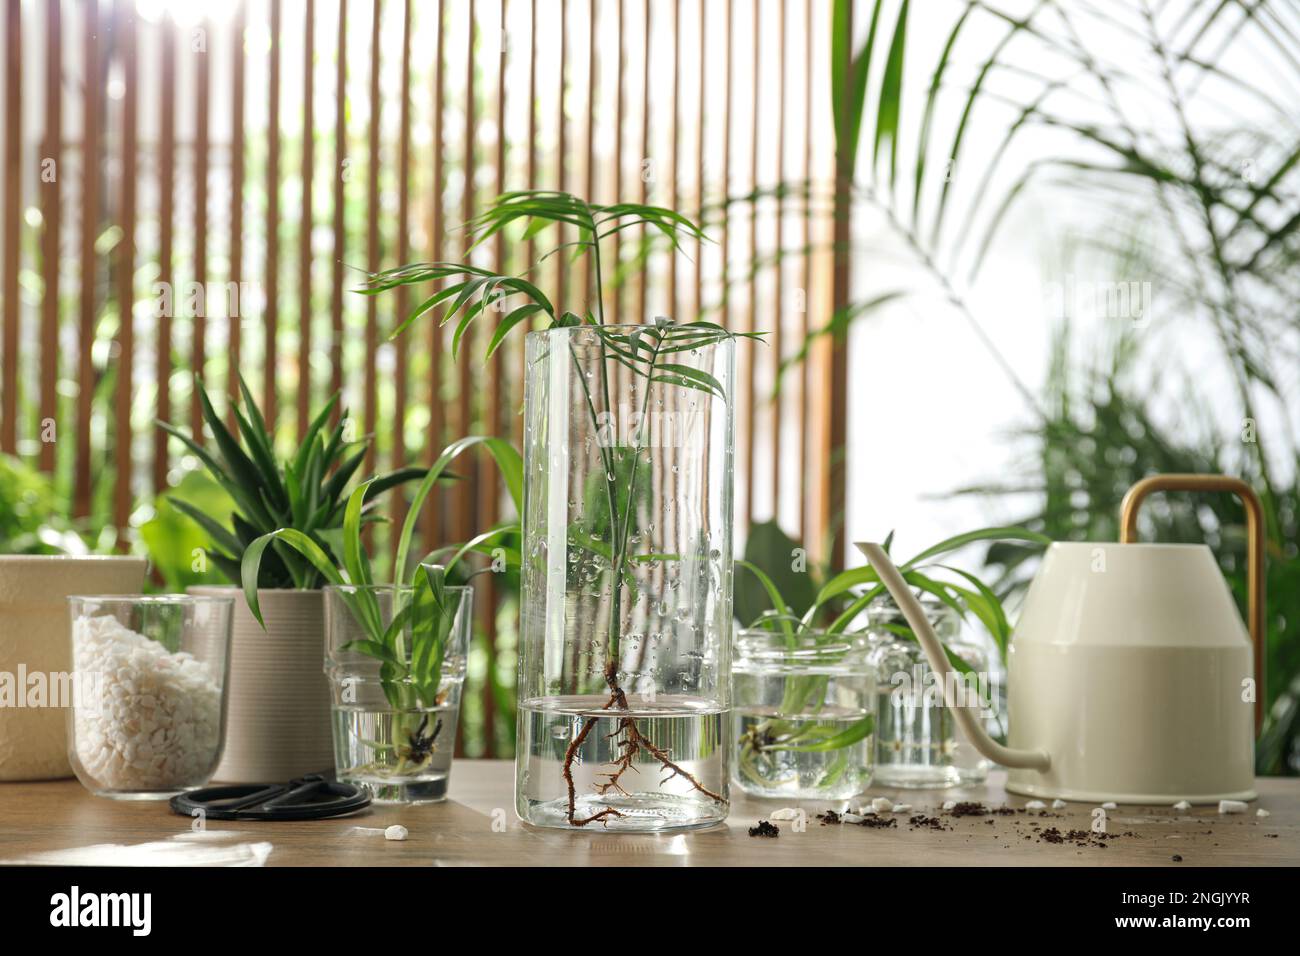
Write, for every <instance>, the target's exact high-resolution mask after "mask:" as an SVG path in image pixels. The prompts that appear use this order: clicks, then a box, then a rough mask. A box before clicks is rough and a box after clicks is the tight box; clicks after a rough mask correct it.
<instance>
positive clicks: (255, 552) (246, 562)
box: [240, 528, 345, 628]
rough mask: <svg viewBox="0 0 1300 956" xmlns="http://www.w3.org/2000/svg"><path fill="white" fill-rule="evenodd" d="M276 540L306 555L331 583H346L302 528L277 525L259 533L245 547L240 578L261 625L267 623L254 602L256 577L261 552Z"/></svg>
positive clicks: (250, 607) (249, 607)
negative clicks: (276, 527) (263, 532)
mask: <svg viewBox="0 0 1300 956" xmlns="http://www.w3.org/2000/svg"><path fill="white" fill-rule="evenodd" d="M276 541H283V542H284V543H285V544H287V545H289V546H290V547H291V548H293V549H294V550H295V551H297V552H298V553H299V554H301V555H302V556H303V557H305V558H306V559H307V560H308V561H309V562H311V564H312V566H313V567H315V568H316V570H317V571H318V572H320V575H321V577H323V578H324V579H325V580H326V581H328V582H329V583H330V584H343V583H345V582H344V581H343V578H342V576H341V575H340V574H339V572H338V569H337V568H336V567H334V562H333V561H331V560H330V558H329V555H327V554H326V553H325V552H324V551H322V550H321V547H320V545H318V544H317V543H316V542H315V541H313V540H312V539H311V538H309V537H307V536H306V535H305V534H303V533H302V532H301V531H297V530H295V529H293V528H280V529H279V530H277V531H272V532H270V533H269V534H264V535H262V536H261V537H260V538H258V539H257V540H255V541H253V542H252V544H250V545H249V546H248V547H247V548H246V549H244V557H243V560H242V561H241V562H240V578H241V580H242V582H243V587H244V600H245V601H247V602H248V609H249V611H251V612H252V614H253V617H254V618H255V619H256V620H257V623H258V624H261V625H262V627H263V628H265V627H266V622H265V621H263V620H262V610H261V608H260V607H259V606H258V603H257V577H258V571H259V569H260V567H261V564H262V555H263V554H264V553H265V552H266V549H267V548H269V547H270V546H271V545H272V544H274V543H275V542H276Z"/></svg>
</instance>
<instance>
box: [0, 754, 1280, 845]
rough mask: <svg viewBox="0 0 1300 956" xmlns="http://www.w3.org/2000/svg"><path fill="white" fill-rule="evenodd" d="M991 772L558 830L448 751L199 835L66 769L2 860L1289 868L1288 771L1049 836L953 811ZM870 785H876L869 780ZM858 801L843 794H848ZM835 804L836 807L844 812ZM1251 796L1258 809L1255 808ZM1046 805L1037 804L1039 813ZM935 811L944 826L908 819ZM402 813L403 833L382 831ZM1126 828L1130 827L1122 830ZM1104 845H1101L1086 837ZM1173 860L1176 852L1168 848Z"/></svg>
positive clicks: (1056, 815) (1080, 809) (975, 797)
mask: <svg viewBox="0 0 1300 956" xmlns="http://www.w3.org/2000/svg"><path fill="white" fill-rule="evenodd" d="M1004 781H1005V775H1003V774H1001V773H994V774H993V775H991V777H990V780H989V783H988V785H987V786H985V787H979V788H972V789H967V790H944V791H912V792H909V793H904V794H901V795H900V794H898V793H897V792H885V795H887V796H890V797H895V796H897V797H899V799H901V800H903V801H905V802H907V803H909V804H911V805H912V807H913V809H912V811H911V813H906V814H900V815H899V819H898V823H897V825H896V826H894V827H890V828H884V829H881V828H868V827H864V826H859V825H852V824H849V825H846V824H839V825H824V824H823V823H822V822H821V821H820V820H819V819H817V817H816V816H815V814H817V813H820V812H822V811H824V810H826V809H828V808H832V807H836V805H833V804H825V803H822V804H816V803H806V804H803V805H802V806H803V808H804V809H805V810H806V811H807V827H806V828H805V829H804V830H803V832H798V831H797V828H796V826H795V824H794V823H790V822H781V823H779V824H778V826H779V828H780V831H781V833H780V836H779V837H777V838H776V839H771V838H760V837H750V836H749V834H748V828H749V827H751V826H753V825H754V824H755V823H756V822H757V820H759V819H760V818H766V815H767V814H770V813H771V812H772V811H773V810H775V809H777V808H778V807H780V806H781V804H780V803H779V802H773V801H760V800H754V799H750V798H747V797H745V796H744V795H743V794H739V793H738V792H734V790H733V802H732V806H731V816H730V817H729V819H728V821H727V823H726V824H725V825H723V826H718V827H714V828H712V829H709V830H700V831H693V832H686V833H678V834H663V835H630V834H614V833H601V832H598V831H597V830H596V829H594V828H593V829H592V830H590V831H580V832H561V831H553V830H540V829H535V828H532V827H527V826H524V825H523V824H521V823H520V822H519V821H518V819H516V818H515V815H514V810H513V798H512V789H511V788H512V786H513V764H512V763H510V762H509V761H504V760H483V761H474V760H463V761H457V762H456V764H455V766H454V768H453V774H452V787H451V794H452V797H451V799H450V800H448V801H447V802H445V803H441V804H430V805H425V806H413V807H391V806H384V807H371V808H369V809H367V810H365V811H362V812H361V813H360V814H358V815H355V816H352V817H347V818H342V819H335V820H318V821H312V822H300V823H239V822H222V821H209V822H208V824H207V827H206V829H205V830H203V831H202V832H195V831H194V830H193V829H192V828H191V821H190V820H188V819H185V818H183V817H180V816H177V815H175V814H173V813H171V812H170V811H169V810H168V808H167V806H166V805H165V804H163V803H154V802H149V803H145V802H122V801H115V800H107V799H102V798H97V797H93V796H91V795H90V794H89V793H88V792H87V791H86V790H84V789H83V788H82V787H81V785H80V784H79V783H77V782H76V781H75V780H60V781H52V782H45V783H4V784H0V863H6V864H16V863H37V864H73V865H77V864H96V863H103V864H110V865H131V864H152V865H158V864H161V865H241V864H242V865H259V864H276V865H288V866H293V865H297V866H321V865H416V866H418V865H426V866H427V865H444V866H456V865H490V866H513V865H534V866H535V865H552V866H600V865H606V864H617V865H627V864H644V865H669V866H681V865H688V864H697V865H698V864H703V865H714V866H763V865H777V866H780V865H808V864H814V865H818V864H820V865H872V866H889V865H894V866H907V865H930V866H953V865H984V866H989V865H994V866H997V865H1010V864H1034V865H1041V866H1057V865H1060V866H1079V865H1087V866H1133V865H1160V864H1166V865H1170V866H1180V865H1182V866H1274V865H1283V864H1289V865H1296V864H1300V779H1263V780H1260V781H1259V790H1260V800H1259V801H1258V802H1257V803H1255V804H1252V805H1251V807H1250V810H1249V811H1248V812H1247V813H1245V814H1229V815H1220V814H1219V813H1218V812H1216V808H1213V807H1197V808H1193V809H1192V810H1191V811H1188V812H1186V813H1178V812H1176V811H1173V810H1171V809H1166V808H1159V809H1157V808H1151V807H1127V806H1121V807H1119V808H1118V809H1116V810H1111V811H1109V812H1108V819H1107V823H1108V826H1107V829H1108V831H1109V834H1108V835H1107V836H1105V837H1101V836H1093V837H1090V838H1087V839H1086V845H1084V846H1079V845H1077V844H1078V842H1079V840H1078V838H1077V837H1076V839H1064V840H1063V841H1062V842H1059V843H1057V842H1052V841H1050V840H1048V839H1044V837H1043V836H1042V833H1043V832H1044V831H1046V830H1047V829H1048V828H1051V827H1054V828H1056V830H1058V831H1059V832H1060V833H1061V834H1067V833H1068V832H1069V831H1071V830H1088V829H1089V827H1090V824H1091V820H1092V816H1091V812H1092V809H1093V808H1092V807H1090V806H1087V805H1083V804H1071V805H1070V806H1069V807H1067V808H1066V809H1063V810H1051V809H1048V810H1047V811H1037V810H1028V811H1021V812H1016V811H1014V810H1013V811H1012V812H1011V813H1009V814H1005V815H1002V814H985V815H980V816H961V817H955V816H953V815H951V814H945V813H943V812H942V811H941V810H940V809H939V807H940V805H941V804H942V803H943V802H944V801H947V800H957V801H978V802H979V803H982V804H983V805H984V806H986V807H988V808H998V807H1002V806H1010V807H1013V808H1017V807H1019V808H1023V807H1024V804H1025V802H1026V801H1025V800H1024V798H1021V797H1016V796H1009V795H1008V794H1007V793H1006V792H1005V791H1004V790H1003V783H1004ZM874 795H880V792H879V791H876V792H875V793H874ZM861 802H864V801H862V800H855V801H853V803H855V804H858V803H861ZM842 807H843V804H840V805H838V807H837V808H842ZM1259 807H1262V808H1264V809H1266V810H1268V811H1269V813H1270V815H1269V816H1268V817H1258V816H1256V814H1255V810H1256V809H1257V808H1259ZM1040 812H1045V814H1046V815H1045V816H1040V815H1039V814H1040ZM918 814H919V815H924V816H927V817H930V816H935V817H938V819H939V826H940V827H942V829H932V828H931V827H930V826H928V825H925V826H913V825H910V824H909V822H908V820H909V818H910V817H913V816H916V815H918ZM393 823H401V824H402V825H404V826H406V827H407V828H408V829H409V831H410V838H409V839H408V840H406V841H405V842H394V841H388V840H385V839H384V836H383V832H382V831H383V828H384V827H387V826H388V825H390V824H393ZM1126 833H1129V834H1132V835H1131V836H1125V835H1124V834H1126ZM1100 843H1104V844H1105V846H1104V847H1102V846H1100V845H1098V844H1100ZM1175 856H1181V857H1182V861H1181V862H1175V861H1174V860H1173V857H1175Z"/></svg>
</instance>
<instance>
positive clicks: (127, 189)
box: [113, 0, 138, 548]
mask: <svg viewBox="0 0 1300 956" xmlns="http://www.w3.org/2000/svg"><path fill="white" fill-rule="evenodd" d="M116 14H117V29H118V31H119V35H118V49H119V50H120V51H121V58H122V81H123V82H122V103H121V108H122V139H121V151H122V152H121V155H122V165H121V169H122V179H121V182H120V183H119V188H118V191H117V192H118V197H119V201H120V203H121V211H120V214H119V217H118V220H119V225H120V226H121V229H122V237H121V239H120V240H119V241H118V244H117V247H116V253H117V256H116V266H117V307H118V312H119V316H118V318H119V325H118V334H117V346H118V356H117V383H116V386H117V394H116V396H115V399H116V401H115V408H114V412H115V414H114V419H115V425H114V432H113V436H114V443H115V446H116V448H115V455H114V458H115V460H116V464H117V475H116V484H115V486H114V489H113V522H114V524H115V525H116V526H117V546H118V547H119V548H125V546H126V537H125V535H126V529H127V526H128V524H129V522H130V517H131V507H132V503H133V500H134V497H133V495H132V489H131V465H132V461H133V457H132V455H131V399H132V398H133V393H134V391H135V317H134V315H133V314H132V311H133V309H134V306H135V218H136V209H135V201H136V174H137V162H136V158H137V157H136V139H137V131H136V112H137V104H136V97H137V90H136V85H137V75H138V74H137V62H136V19H135V4H134V3H132V2H131V0H118V2H117V10H116Z"/></svg>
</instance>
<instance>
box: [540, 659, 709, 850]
mask: <svg viewBox="0 0 1300 956" xmlns="http://www.w3.org/2000/svg"><path fill="white" fill-rule="evenodd" d="M605 683H606V684H608V685H609V700H607V701H606V702H605V706H604V707H602V708H601V709H602V710H627V709H628V706H627V695H626V694H625V693H624V692H623V689H622V688H621V687H619V685H618V672H617V669H616V666H615V664H614V662H613V661H610V662H609V663H607V664H606V665H605ZM596 719H597V718H595V717H588V718H586V719H585V720H584V721H583V722H582V726H581V727H580V728H579V730H578V733H577V734H576V735H575V736H574V738H573V740H571V741H569V747H568V749H567V750H566V751H565V754H564V768H563V770H562V771H561V773H562V774H563V776H564V782H565V784H566V785H567V787H568V790H569V807H568V814H567V816H568V820H569V824H570V825H571V826H575V827H585V826H586V825H587V824H589V823H595V822H596V821H597V820H601V821H605V822H604V823H603V825H605V826H608V818H609V817H621V816H622V815H623V814H621V813H619V812H618V811H617V810H616V809H614V808H613V807H605V808H604V809H603V810H600V811H598V812H596V813H593V814H592V815H591V816H589V817H579V816H578V815H577V792H576V788H575V787H574V783H573V761H574V759H575V758H576V757H577V754H578V749H579V748H580V747H581V746H582V744H583V742H584V741H586V739H587V737H588V735H589V734H590V733H591V729H592V728H593V727H595V726H596ZM608 736H609V737H620V736H621V737H622V739H621V740H620V741H619V743H618V747H619V749H620V750H621V751H622V753H621V754H620V756H619V758H618V759H617V760H615V761H614V762H613V763H612V764H611V765H610V766H611V768H612V769H610V770H609V771H607V772H605V773H603V774H601V776H603V777H605V781H604V782H603V783H599V784H597V785H596V793H597V795H599V796H602V797H603V796H605V795H606V794H607V793H609V791H611V790H614V791H616V792H618V793H621V794H623V795H624V796H631V794H629V793H628V792H627V790H625V789H624V788H623V786H622V784H621V783H620V781H621V780H622V777H623V775H624V774H625V773H627V771H628V770H632V771H634V772H635V771H636V767H635V766H633V762H634V761H635V760H636V756H637V754H639V753H640V752H641V751H642V750H644V751H646V752H647V753H649V754H650V755H651V756H653V757H654V758H655V759H656V760H658V761H659V763H660V764H662V765H663V767H664V769H665V770H667V771H668V776H666V777H664V778H663V780H661V781H659V785H660V786H661V787H662V786H663V785H664V784H665V783H667V782H668V781H669V780H672V779H673V778H674V777H681V778H682V779H683V780H685V781H686V782H688V783H689V784H690V785H691V788H692V789H693V790H698V791H699V792H700V793H702V794H704V795H705V796H706V797H708V798H709V799H711V800H716V801H718V802H719V803H721V802H722V797H720V796H719V795H718V794H716V793H714V792H713V791H712V790H709V789H708V788H706V787H705V786H703V785H702V784H701V783H700V782H699V781H698V780H696V779H695V777H694V776H693V775H692V774H690V773H689V772H687V771H686V770H684V769H682V768H681V767H680V766H678V765H677V764H675V763H674V762H673V761H672V758H671V756H670V755H669V752H668V751H667V750H665V749H663V748H661V747H658V746H656V745H655V744H654V743H653V742H652V741H651V740H650V739H649V738H648V737H646V736H645V735H644V734H642V733H641V729H640V728H639V727H638V726H637V722H636V718H635V717H622V718H620V719H619V722H618V726H617V727H616V728H615V729H614V730H613V732H611V733H610V734H609V735H608Z"/></svg>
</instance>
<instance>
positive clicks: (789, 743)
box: [736, 526, 1051, 787]
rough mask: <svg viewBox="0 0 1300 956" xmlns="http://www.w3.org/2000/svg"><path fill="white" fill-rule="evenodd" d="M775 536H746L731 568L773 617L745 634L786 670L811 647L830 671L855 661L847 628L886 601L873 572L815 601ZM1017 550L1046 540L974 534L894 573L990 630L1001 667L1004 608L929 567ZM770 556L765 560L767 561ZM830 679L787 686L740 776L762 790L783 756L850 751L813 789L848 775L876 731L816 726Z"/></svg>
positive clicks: (821, 591)
mask: <svg viewBox="0 0 1300 956" xmlns="http://www.w3.org/2000/svg"><path fill="white" fill-rule="evenodd" d="M773 529H774V526H771V527H770V528H767V530H760V531H759V533H758V534H757V535H751V545H755V546H756V547H747V548H746V557H745V559H743V560H739V561H737V562H736V563H737V564H739V565H740V566H741V567H742V568H744V569H745V570H747V571H749V572H750V574H751V575H752V576H753V579H754V580H755V581H757V582H758V584H759V586H760V588H761V593H762V594H763V595H764V596H765V597H766V598H767V601H768V604H769V607H768V608H767V609H766V610H764V611H762V612H760V613H759V614H758V615H757V617H755V618H754V619H753V620H752V621H751V623H750V625H749V626H750V627H751V628H754V629H760V630H764V631H768V632H770V633H772V634H773V636H774V638H775V640H776V642H777V644H778V646H779V643H780V642H781V641H784V643H785V646H786V651H787V653H788V654H789V655H790V660H789V663H791V664H793V663H795V661H796V651H797V650H799V649H800V648H805V647H808V646H809V645H811V646H812V647H814V648H821V649H824V652H825V653H824V655H823V660H824V661H825V662H826V663H829V664H833V663H834V662H835V661H836V660H837V659H842V658H844V657H846V656H847V655H849V654H850V653H852V652H853V651H854V648H853V646H852V639H851V632H850V631H849V627H850V626H851V625H852V624H853V622H854V621H855V620H856V619H857V618H858V616H859V615H860V614H862V613H863V612H865V611H866V610H867V609H868V608H869V607H870V606H871V605H872V604H873V602H876V601H879V600H880V599H882V598H884V599H886V600H888V592H887V591H886V590H885V587H884V585H882V584H881V583H880V578H879V576H878V575H877V574H876V572H875V570H874V569H873V568H871V567H870V566H864V567H860V568H851V569H849V570H847V571H843V572H841V573H839V574H837V575H834V576H833V577H831V578H830V579H829V580H828V581H826V582H825V583H824V584H822V585H821V586H820V587H816V588H815V591H814V590H811V589H808V588H807V583H806V582H808V581H809V580H810V578H809V576H808V575H805V574H798V573H796V574H795V575H794V576H793V577H791V576H790V575H789V574H786V573H785V572H786V570H787V569H788V568H789V565H790V560H789V555H790V554H791V553H792V552H793V550H794V549H795V548H796V547H797V546H796V545H795V544H794V542H792V541H790V539H788V538H786V537H785V536H784V535H782V534H780V532H779V529H775V530H773ZM892 541H893V533H892V532H891V533H890V535H889V536H888V537H887V538H886V539H885V543H884V548H885V550H886V552H888V551H889V550H890V547H891V544H892ZM985 541H1004V542H1005V541H1017V542H1027V543H1030V544H1033V545H1035V546H1045V545H1047V544H1050V543H1051V539H1049V538H1047V537H1046V536H1044V535H1041V534H1038V533H1037V532H1034V531H1029V530H1027V529H1024V528H1016V527H996V528H980V529H977V530H975V531H968V532H965V533H963V534H958V535H954V536H952V537H950V538H945V539H944V540H942V541H940V542H938V543H937V544H934V545H931V546H930V547H928V548H925V549H923V550H922V551H921V552H919V553H918V554H917V555H916V556H914V557H913V558H911V559H910V560H909V561H906V562H904V563H903V564H902V565H900V570H901V571H902V572H903V577H904V580H906V581H907V582H908V583H909V584H910V585H911V586H912V587H914V588H915V589H916V590H917V591H920V592H921V593H923V594H928V595H930V596H932V597H933V598H935V599H937V600H938V601H939V602H940V603H942V604H943V605H944V606H945V607H948V608H951V609H952V610H953V611H955V612H956V613H957V614H958V615H959V616H960V617H962V618H965V617H966V615H967V614H972V615H974V616H975V618H976V619H977V620H979V622H980V623H981V624H983V625H984V627H985V628H986V629H987V630H988V632H989V634H990V635H991V636H992V637H993V641H994V643H995V644H996V645H997V648H998V653H999V656H1000V657H1001V658H1002V660H1003V662H1004V663H1005V662H1006V652H1007V645H1008V642H1009V640H1010V637H1011V626H1010V624H1009V623H1008V620H1007V616H1006V612H1005V611H1004V610H1003V607H1002V601H1001V599H1000V598H999V597H998V596H997V594H996V593H995V592H994V591H993V590H992V589H991V588H990V587H989V586H988V585H986V584H985V583H984V582H983V581H981V580H980V579H979V578H977V577H976V576H975V575H973V574H970V573H969V572H967V571H964V570H962V569H960V568H957V567H953V566H951V565H949V564H943V563H938V562H936V561H935V559H938V558H941V557H943V556H944V555H947V554H950V553H951V552H953V551H956V550H958V549H960V548H963V547H965V546H967V545H970V544H973V543H976V542H985ZM764 548H766V553H765V552H764V550H763V549H764ZM935 571H943V572H947V573H948V574H949V575H951V576H955V578H956V580H947V579H945V578H943V577H940V576H938V575H936V574H935V573H934V572H935ZM783 575H784V577H785V578H787V579H788V581H789V584H788V587H789V588H790V589H791V590H792V591H798V593H799V594H800V596H801V597H803V595H804V594H805V593H807V594H811V595H812V596H811V598H810V599H809V598H804V599H803V600H800V601H799V602H798V603H797V604H796V603H792V602H791V601H787V599H786V598H785V597H784V596H783V594H782V591H781V589H780V587H779V586H778V584H777V581H776V579H777V578H778V577H781V576H783ZM741 590H742V584H741V583H740V582H738V584H737V598H736V604H737V606H738V607H739V606H742V605H748V606H749V607H750V608H753V607H754V606H755V600H754V598H753V597H752V596H751V597H749V598H747V599H745V600H743V601H742V599H741ZM876 626H877V627H880V628H882V629H884V630H887V631H889V632H890V633H891V634H893V635H894V636H895V637H897V638H899V639H901V640H909V641H913V642H915V641H916V635H915V634H914V633H912V630H911V628H909V627H908V626H907V625H906V624H905V623H894V622H879V623H878V624H877V625H876ZM944 652H945V653H946V654H947V656H948V660H949V661H950V662H951V663H952V665H953V667H954V669H956V670H957V671H958V672H959V673H960V674H962V675H967V674H971V673H972V671H971V666H970V664H969V663H967V662H966V661H965V660H964V659H962V658H961V657H960V656H959V655H958V654H956V653H954V652H953V651H952V650H951V649H950V648H948V647H947V645H945V646H944ZM828 682H829V678H828V677H826V676H821V675H815V674H813V675H800V676H794V677H790V678H789V679H787V681H786V683H785V691H784V694H783V695H782V700H781V704H780V707H779V709H778V714H777V715H773V716H772V717H770V718H769V719H768V720H766V721H764V722H762V723H760V724H756V725H754V726H753V727H751V728H749V730H748V731H747V732H746V733H745V734H744V736H743V737H742V738H741V739H740V741H739V745H740V753H739V770H740V772H741V773H742V774H744V775H746V776H747V777H749V778H750V779H752V780H754V781H755V782H756V783H758V784H760V785H763V786H766V785H768V784H770V782H771V776H772V773H773V772H774V770H775V765H774V763H773V758H774V757H776V756H777V755H779V754H781V753H820V752H832V751H846V753H845V754H844V755H843V756H842V757H841V758H840V759H837V760H836V761H834V762H832V764H831V765H830V766H829V767H828V768H827V771H826V773H825V774H824V775H823V776H822V778H821V780H819V781H818V784H817V786H818V787H830V786H833V785H834V784H835V783H836V782H838V780H839V779H840V777H841V776H842V775H843V773H844V772H845V771H846V770H847V769H848V759H847V757H848V755H847V750H848V748H850V747H852V746H853V745H855V744H857V743H859V742H860V741H862V740H863V739H865V738H866V737H868V736H869V735H870V734H871V733H872V732H873V731H874V730H875V717H874V715H873V714H864V715H863V716H862V717H861V719H859V720H858V721H856V722H855V723H854V724H852V725H851V726H849V727H844V726H843V725H842V724H841V723H833V722H830V721H827V720H824V719H822V718H821V717H820V716H819V712H820V711H821V709H822V708H823V706H824V704H825V701H824V697H825V693H826V689H827V685H828Z"/></svg>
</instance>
